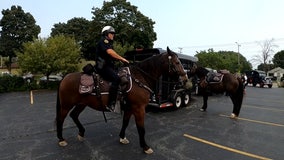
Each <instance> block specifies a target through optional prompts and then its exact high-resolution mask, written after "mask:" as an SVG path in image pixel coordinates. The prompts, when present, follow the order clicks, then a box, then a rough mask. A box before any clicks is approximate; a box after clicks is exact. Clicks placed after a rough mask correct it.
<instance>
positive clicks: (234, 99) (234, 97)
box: [230, 94, 240, 118]
mask: <svg viewBox="0 0 284 160" xmlns="http://www.w3.org/2000/svg"><path fill="white" fill-rule="evenodd" d="M230 98H231V100H232V102H233V112H232V114H231V116H230V118H236V117H238V116H239V112H240V107H239V102H238V99H237V98H238V97H237V95H236V94H231V95H230Z"/></svg>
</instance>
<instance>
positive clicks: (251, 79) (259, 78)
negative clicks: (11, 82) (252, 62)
mask: <svg viewBox="0 0 284 160" xmlns="http://www.w3.org/2000/svg"><path fill="white" fill-rule="evenodd" d="M245 74H246V76H247V82H248V84H252V86H254V87H255V86H256V85H257V84H259V85H260V86H261V84H262V83H263V79H264V78H265V77H266V74H265V72H264V71H259V70H252V71H246V72H245Z"/></svg>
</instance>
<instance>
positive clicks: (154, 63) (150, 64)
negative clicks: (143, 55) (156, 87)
mask: <svg viewBox="0 0 284 160" xmlns="http://www.w3.org/2000/svg"><path fill="white" fill-rule="evenodd" d="M162 56H163V53H162V54H157V55H153V56H151V57H148V58H147V59H145V60H143V61H141V62H138V63H136V64H135V65H136V67H138V68H140V69H142V70H144V71H148V72H149V71H152V70H153V69H154V67H158V66H161V57H162Z"/></svg>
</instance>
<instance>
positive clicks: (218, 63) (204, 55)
mask: <svg viewBox="0 0 284 160" xmlns="http://www.w3.org/2000/svg"><path fill="white" fill-rule="evenodd" d="M237 54H238V53H236V52H233V51H218V52H215V51H214V50H213V49H208V51H199V52H197V54H196V55H195V56H196V57H198V63H199V65H201V66H203V67H208V68H212V69H216V70H220V69H227V70H229V71H230V72H231V73H235V72H238V68H239V66H238V55H237ZM239 58H240V72H244V71H246V70H251V64H250V63H249V62H248V61H247V60H246V58H245V57H243V56H242V55H240V57H239Z"/></svg>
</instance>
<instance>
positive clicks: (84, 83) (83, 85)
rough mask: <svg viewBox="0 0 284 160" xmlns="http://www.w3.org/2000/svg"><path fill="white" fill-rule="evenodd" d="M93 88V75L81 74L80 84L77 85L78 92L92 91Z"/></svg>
mask: <svg viewBox="0 0 284 160" xmlns="http://www.w3.org/2000/svg"><path fill="white" fill-rule="evenodd" d="M93 88H94V79H93V76H90V75H88V74H83V75H82V76H81V80H80V85H79V93H80V94H83V93H92V90H93Z"/></svg>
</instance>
